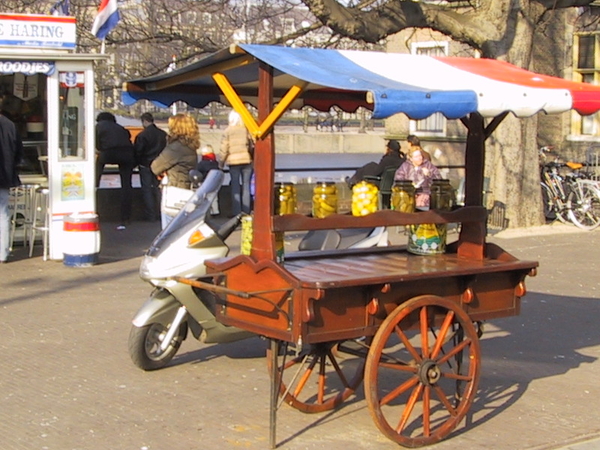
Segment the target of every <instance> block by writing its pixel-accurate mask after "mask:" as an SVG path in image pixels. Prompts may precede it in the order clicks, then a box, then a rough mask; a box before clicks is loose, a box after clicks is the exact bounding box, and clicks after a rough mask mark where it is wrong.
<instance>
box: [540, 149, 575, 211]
mask: <svg viewBox="0 0 600 450" xmlns="http://www.w3.org/2000/svg"><path fill="white" fill-rule="evenodd" d="M551 150H552V147H550V146H545V147H541V148H540V151H539V152H540V153H539V157H540V178H541V189H542V202H543V204H544V217H545V218H546V220H547V221H553V220H556V219H558V220H560V221H561V222H563V223H568V222H569V221H570V219H569V210H568V207H567V198H568V195H569V193H570V192H571V190H570V185H571V183H570V182H568V180H567V179H566V178H565V177H562V176H561V175H560V174H559V171H558V169H559V168H560V167H561V164H560V163H559V162H558V157H556V158H554V160H553V161H549V162H547V161H546V159H547V157H546V153H549V152H550V151H551Z"/></svg>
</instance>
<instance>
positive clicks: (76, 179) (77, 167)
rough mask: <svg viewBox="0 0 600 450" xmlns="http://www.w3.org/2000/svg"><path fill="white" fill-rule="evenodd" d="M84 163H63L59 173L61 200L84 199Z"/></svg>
mask: <svg viewBox="0 0 600 450" xmlns="http://www.w3.org/2000/svg"><path fill="white" fill-rule="evenodd" d="M84 169H85V167H84V165H83V164H82V163H73V164H65V165H64V166H63V167H62V173H61V188H60V194H61V195H60V198H61V200H62V201H69V200H84V199H85V186H84V183H83V175H82V174H83V172H84Z"/></svg>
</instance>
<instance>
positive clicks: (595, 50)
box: [572, 33, 600, 136]
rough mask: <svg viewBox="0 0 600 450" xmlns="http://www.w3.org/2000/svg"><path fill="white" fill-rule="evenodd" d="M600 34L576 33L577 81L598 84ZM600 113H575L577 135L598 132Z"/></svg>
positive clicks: (575, 70) (599, 76)
mask: <svg viewBox="0 0 600 450" xmlns="http://www.w3.org/2000/svg"><path fill="white" fill-rule="evenodd" d="M599 40H600V34H596V33H593V34H581V35H575V43H574V44H575V49H574V52H573V57H574V59H575V61H573V63H574V64H573V65H574V70H573V77H574V79H575V81H582V82H584V83H590V84H598V80H600V45H598V44H599V42H600V41H599ZM598 117H599V116H598V114H592V115H589V116H580V115H579V114H578V113H576V112H574V113H573V128H572V131H573V133H574V134H576V135H581V136H594V135H596V134H598V131H599V128H598Z"/></svg>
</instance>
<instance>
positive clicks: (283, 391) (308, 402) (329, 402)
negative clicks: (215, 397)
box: [267, 337, 371, 413]
mask: <svg viewBox="0 0 600 450" xmlns="http://www.w3.org/2000/svg"><path fill="white" fill-rule="evenodd" d="M370 341H371V338H370V337H368V338H361V339H357V340H348V341H343V342H323V343H319V344H313V345H311V346H310V347H309V348H307V349H306V350H304V351H302V352H301V353H300V354H299V355H295V354H291V355H290V354H289V353H291V352H289V351H284V352H283V356H281V357H279V358H278V365H279V371H278V373H279V376H280V377H281V385H280V389H279V394H280V396H281V397H283V400H282V401H283V402H285V403H287V404H288V405H290V406H292V407H293V408H296V409H298V410H299V411H302V412H305V413H318V412H322V411H329V410H331V409H334V408H335V407H337V406H338V405H340V404H342V403H343V402H344V401H345V400H346V399H348V397H350V396H351V395H352V394H353V393H354V391H355V390H356V389H357V388H358V386H359V385H360V383H361V381H362V379H363V375H364V367H365V358H366V356H367V353H368V350H369V343H370ZM269 351H270V350H269ZM267 356H268V357H267V361H269V365H270V361H271V357H270V355H267ZM288 358H290V359H288Z"/></svg>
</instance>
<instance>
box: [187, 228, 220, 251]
mask: <svg viewBox="0 0 600 450" xmlns="http://www.w3.org/2000/svg"><path fill="white" fill-rule="evenodd" d="M214 235H215V231H214V230H213V229H212V228H211V227H209V226H208V225H207V224H205V223H203V224H202V225H200V226H199V227H198V228H196V230H194V232H193V233H192V234H190V237H189V238H188V245H189V246H190V247H192V246H194V245H196V244H198V243H199V242H202V241H204V240H205V239H208V238H210V237H212V236H214Z"/></svg>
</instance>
